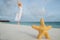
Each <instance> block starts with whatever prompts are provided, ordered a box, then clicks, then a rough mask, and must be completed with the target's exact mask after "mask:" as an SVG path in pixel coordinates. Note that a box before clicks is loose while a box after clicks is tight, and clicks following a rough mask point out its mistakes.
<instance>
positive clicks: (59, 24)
mask: <svg viewBox="0 0 60 40" xmlns="http://www.w3.org/2000/svg"><path fill="white" fill-rule="evenodd" d="M6 23H9V24H17V22H6ZM20 24H21V25H28V26H32V25H37V26H39V25H40V22H21V23H20ZM45 24H46V25H47V26H48V25H51V26H52V27H53V28H60V22H45Z"/></svg>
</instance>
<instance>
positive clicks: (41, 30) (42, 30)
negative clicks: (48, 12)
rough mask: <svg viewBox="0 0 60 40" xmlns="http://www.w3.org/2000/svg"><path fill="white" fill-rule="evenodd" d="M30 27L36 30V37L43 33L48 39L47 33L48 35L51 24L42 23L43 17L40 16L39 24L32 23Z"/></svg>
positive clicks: (40, 36)
mask: <svg viewBox="0 0 60 40" xmlns="http://www.w3.org/2000/svg"><path fill="white" fill-rule="evenodd" d="M32 28H34V29H36V30H38V32H39V34H38V36H37V38H38V39H41V38H42V36H43V35H45V37H46V38H47V39H50V37H49V35H48V30H49V29H51V26H46V25H45V24H44V19H43V18H41V20H40V26H35V25H33V26H32Z"/></svg>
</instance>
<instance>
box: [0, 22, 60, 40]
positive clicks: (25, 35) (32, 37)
mask: <svg viewBox="0 0 60 40" xmlns="http://www.w3.org/2000/svg"><path fill="white" fill-rule="evenodd" d="M48 33H49V35H50V38H51V40H60V28H52V29H51V30H49V31H48ZM37 34H38V31H37V30H35V29H33V28H32V27H31V26H27V25H17V24H7V23H0V40H38V39H37V38H36V37H37ZM42 40H45V38H44V37H43V38H42Z"/></svg>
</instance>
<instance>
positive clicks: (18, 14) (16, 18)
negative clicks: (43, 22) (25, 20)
mask: <svg viewBox="0 0 60 40" xmlns="http://www.w3.org/2000/svg"><path fill="white" fill-rule="evenodd" d="M21 16H22V7H21V8H20V9H19V11H18V13H17V14H16V17H15V21H18V22H19V21H20V20H21Z"/></svg>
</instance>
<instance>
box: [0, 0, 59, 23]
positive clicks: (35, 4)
mask: <svg viewBox="0 0 60 40" xmlns="http://www.w3.org/2000/svg"><path fill="white" fill-rule="evenodd" d="M20 2H22V4H23V10H22V17H21V20H20V21H21V22H39V21H40V19H41V18H44V20H45V21H46V22H56V21H58V22H59V21H60V0H20ZM17 12H18V6H17V0H0V20H10V21H15V17H16V13H17Z"/></svg>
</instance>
